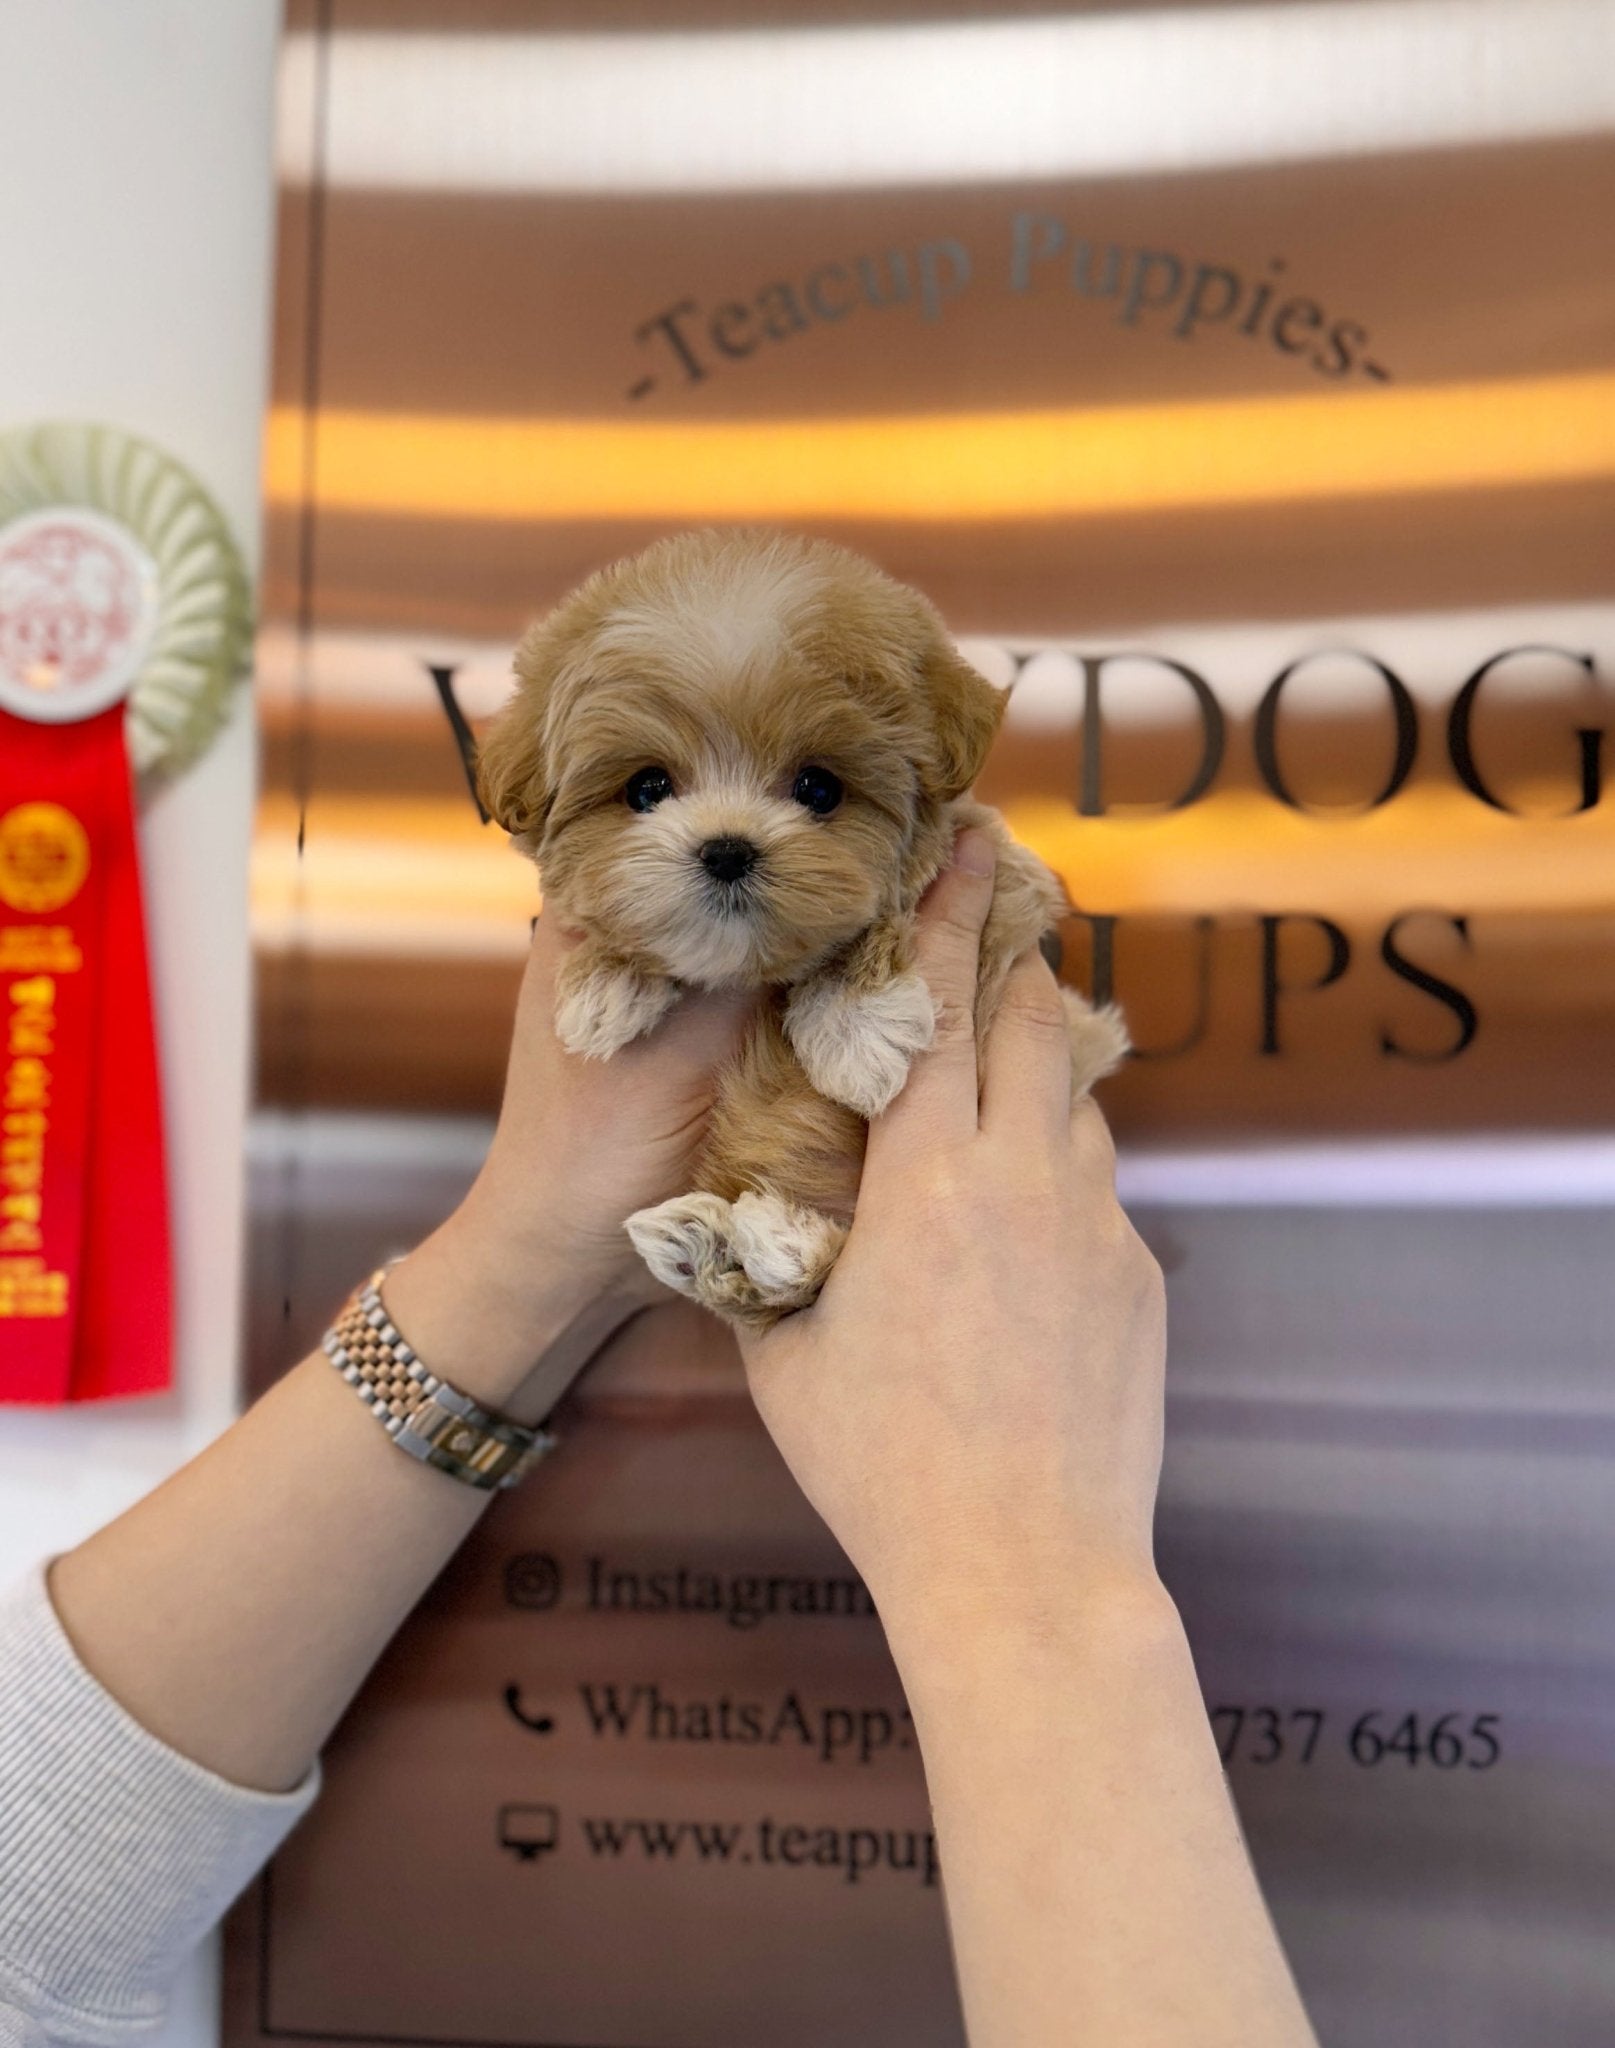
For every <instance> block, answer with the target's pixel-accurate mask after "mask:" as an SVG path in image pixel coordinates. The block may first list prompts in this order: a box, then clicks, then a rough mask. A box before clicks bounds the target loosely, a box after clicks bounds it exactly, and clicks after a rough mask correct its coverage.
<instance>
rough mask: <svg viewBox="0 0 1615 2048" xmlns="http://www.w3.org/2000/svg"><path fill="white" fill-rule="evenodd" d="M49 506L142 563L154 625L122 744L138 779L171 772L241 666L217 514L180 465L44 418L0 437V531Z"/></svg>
mask: <svg viewBox="0 0 1615 2048" xmlns="http://www.w3.org/2000/svg"><path fill="white" fill-rule="evenodd" d="M57 508H62V509H70V508H80V509H82V510H85V511H89V512H94V513H97V514H99V515H100V516H101V517H102V518H104V519H110V520H112V521H114V522H115V523H116V524H117V525H119V526H121V527H123V528H124V529H126V531H127V532H128V534H129V535H130V537H131V538H132V540H133V541H134V542H135V544H136V545H137V546H138V547H139V548H140V549H142V550H143V551H144V552H145V554H146V555H147V556H148V557H149V559H150V561H151V563H152V565H153V568H154V570H155V573H156V582H157V618H156V623H155V627H154V631H153V634H152V638H151V641H150V644H149V646H148V647H147V649H146V653H145V656H144V658H143V660H142V661H141V664H140V669H139V673H138V674H137V675H136V677H135V680H134V682H133V683H132V685H131V686H130V689H129V694H128V698H127V700H126V709H125V721H126V723H125V738H126V742H127V745H128V749H129V757H130V760H131V762H132V763H133V766H134V769H135V773H136V774H137V775H138V776H140V778H141V779H142V780H143V781H151V780H155V779H157V778H162V777H167V776H171V775H174V774H177V773H178V772H179V771H180V770H181V769H183V768H185V767H188V766H189V765H190V763H191V762H193V761H194V760H196V758H197V757H198V755H200V754H201V753H202V752H203V750H204V749H205V748H206V747H207V745H208V743H209V742H210V741H211V740H212V738H213V736H214V734H215V733H216V732H217V731H218V729H219V727H220V726H221V725H222V724H223V722H224V719H225V716H226V714H227V713H228V710H229V706H230V698H231V695H232V693H233V692H234V691H235V689H236V688H237V686H238V685H239V684H240V683H241V682H243V681H244V680H245V678H246V676H247V674H248V672H249V669H250V664H251V653H252V625H253V617H252V592H251V588H250V586H249V584H248V581H247V572H246V568H245V566H244V565H243V563H242V560H241V556H240V554H239V552H238V551H237V549H236V545H235V542H234V540H233V539H232V538H231V535H230V529H229V527H228V526H227V525H226V523H225V520H224V515H223V514H222V513H221V512H220V510H219V508H218V506H217V505H216V504H215V503H214V501H213V499H212V498H211V497H210V496H209V494H208V493H207V492H206V491H205V490H204V489H203V488H202V486H201V484H199V483H198V482H197V480H196V478H195V477H194V476H192V474H191V473H190V471H189V470H188V469H186V468H185V467H184V465H183V464H181V463H178V462H176V461H175V460H174V458H173V457H172V456H171V455H166V454H164V453H163V451H162V450H161V449H160V448H155V447H153V446H152V444H151V443H150V442H149V441H142V440H140V439H138V438H137V437H136V436H135V435H132V434H126V433H123V432H122V431H120V430H119V429H118V428H115V427H106V426H88V425H81V424H77V423H73V422H66V421H47V422H44V423H42V424H39V425H35V426H29V427H22V428H18V429H16V430H14V431H12V432H10V433H6V434H3V435H0V529H3V528H4V527H5V526H6V525H7V523H8V522H9V521H11V520H14V519H18V518H21V517H23V516H25V515H27V514H30V513H33V514H38V513H46V512H49V511H52V510H54V509H57Z"/></svg>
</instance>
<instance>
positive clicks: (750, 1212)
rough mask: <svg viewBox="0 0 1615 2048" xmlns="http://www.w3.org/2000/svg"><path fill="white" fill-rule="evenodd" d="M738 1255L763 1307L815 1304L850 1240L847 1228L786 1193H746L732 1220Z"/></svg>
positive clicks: (782, 1307)
mask: <svg viewBox="0 0 1615 2048" xmlns="http://www.w3.org/2000/svg"><path fill="white" fill-rule="evenodd" d="M730 1229H731V1232H732V1237H733V1243H734V1248H735V1252H736V1254H737V1255H738V1257H739V1259H740V1263H741V1266H742V1267H743V1268H744V1270H745V1274H746V1278H747V1279H748V1280H749V1281H750V1282H751V1284H752V1286H753V1287H754V1288H755V1289H756V1290H757V1294H758V1298H759V1301H760V1302H761V1303H762V1305H763V1306H764V1307H767V1308H771V1309H780V1310H786V1311H788V1310H790V1309H795V1308H806V1307H807V1306H808V1304H809V1303H810V1302H813V1301H816V1300H817V1299H818V1295H819V1289H820V1288H821V1287H822V1286H823V1285H824V1283H825V1279H826V1277H827V1276H828V1274H829V1271H830V1268H831V1267H832V1266H833V1265H834V1264H835V1262H836V1258H837V1255H838V1254H839V1252H840V1250H841V1247H842V1245H843V1244H844V1243H845V1242H846V1237H847V1226H846V1225H845V1224H844V1223H838V1222H837V1221H836V1219H835V1218H834V1217H833V1216H826V1215H824V1214H823V1213H822V1211H820V1210H818V1209H805V1208H803V1207H802V1205H801V1204H800V1203H798V1202H787V1201H786V1200H785V1198H784V1197H783V1196H782V1195H756V1194H747V1195H742V1196H740V1198H739V1199H738V1200H737V1201H736V1203H735V1205H734V1209H733V1212H732V1214H731V1219H730Z"/></svg>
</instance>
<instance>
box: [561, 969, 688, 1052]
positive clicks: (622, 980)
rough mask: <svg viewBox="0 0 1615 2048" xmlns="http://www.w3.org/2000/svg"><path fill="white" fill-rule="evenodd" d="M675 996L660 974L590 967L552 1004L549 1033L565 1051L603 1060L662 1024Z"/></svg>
mask: <svg viewBox="0 0 1615 2048" xmlns="http://www.w3.org/2000/svg"><path fill="white" fill-rule="evenodd" d="M677 994H678V989H677V987H676V986H675V984H674V983H673V982H671V981H669V980H666V979H665V978H664V977H662V976H660V975H643V974H634V973H631V972H629V970H628V969H626V968H622V967H594V968H591V969H590V970H589V971H588V972H587V973H585V974H581V975H579V976H578V977H576V979H575V980H573V981H571V982H570V983H568V982H567V981H566V980H565V979H564V978H563V983H562V990H561V999H560V1001H559V1002H558V1003H557V1004H556V1006H555V1035H556V1037H557V1038H559V1039H560V1041H561V1043H562V1045H564V1046H565V1047H566V1049H567V1051H568V1052H575V1053H581V1054H582V1055H583V1057H584V1058H585V1059H586V1060H608V1059H610V1057H611V1055H612V1054H613V1053H614V1052H621V1050H622V1048H623V1047H624V1046H625V1045H627V1044H629V1043H630V1042H631V1041H632V1040H634V1039H636V1038H642V1037H643V1036H644V1035H645V1033H646V1032H647V1031H651V1030H654V1028H655V1027H656V1026H657V1025H658V1024H659V1023H660V1022H661V1021H662V1019H663V1017H664V1016H666V1014H667V1012H668V1011H669V1010H670V1009H671V1008H672V1006H673V1001H674V998H675V997H676V996H677Z"/></svg>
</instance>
